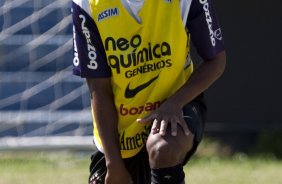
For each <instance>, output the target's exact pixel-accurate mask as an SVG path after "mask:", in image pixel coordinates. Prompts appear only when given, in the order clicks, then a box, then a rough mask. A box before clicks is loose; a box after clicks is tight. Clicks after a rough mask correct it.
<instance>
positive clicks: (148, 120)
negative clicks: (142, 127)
mask: <svg viewBox="0 0 282 184" xmlns="http://www.w3.org/2000/svg"><path fill="white" fill-rule="evenodd" d="M154 119H155V118H154V115H149V116H146V117H144V118H139V119H137V120H136V121H137V122H138V123H145V124H146V123H151V122H152V121H153V120H154Z"/></svg>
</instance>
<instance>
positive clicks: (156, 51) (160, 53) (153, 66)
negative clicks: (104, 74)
mask: <svg viewBox="0 0 282 184" xmlns="http://www.w3.org/2000/svg"><path fill="white" fill-rule="evenodd" d="M141 43H142V38H141V36H140V35H134V36H133V37H132V38H131V39H130V40H128V39H126V38H122V37H121V38H118V39H114V38H113V37H107V38H106V39H105V43H104V45H105V50H106V51H113V52H115V51H123V52H124V51H129V52H127V53H126V54H109V55H108V62H109V65H110V67H111V68H112V69H113V71H115V72H116V73H117V74H119V73H121V69H122V68H123V69H127V68H129V67H131V68H132V66H136V68H134V69H130V70H126V71H125V77H126V78H131V77H133V76H135V75H137V74H141V73H147V72H151V71H156V70H159V69H161V68H165V67H171V66H172V62H171V58H170V56H171V47H170V44H169V43H167V42H161V43H151V42H148V44H147V45H146V44H145V47H143V48H140V46H141ZM150 61H154V62H150ZM140 64H142V65H140ZM138 65H139V66H138Z"/></svg>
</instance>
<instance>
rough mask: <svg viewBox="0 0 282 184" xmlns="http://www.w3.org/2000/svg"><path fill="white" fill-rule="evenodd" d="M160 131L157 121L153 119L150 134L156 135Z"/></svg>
mask: <svg viewBox="0 0 282 184" xmlns="http://www.w3.org/2000/svg"><path fill="white" fill-rule="evenodd" d="M159 131H160V125H159V121H158V119H155V120H154V121H153V124H152V128H151V133H152V134H156V133H158V132H159Z"/></svg>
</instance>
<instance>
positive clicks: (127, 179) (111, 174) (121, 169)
mask: <svg viewBox="0 0 282 184" xmlns="http://www.w3.org/2000/svg"><path fill="white" fill-rule="evenodd" d="M120 183H122V184H133V181H132V178H131V176H130V174H129V172H128V171H127V169H126V168H125V166H115V167H107V174H106V177H105V184H120Z"/></svg>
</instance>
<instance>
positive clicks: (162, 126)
mask: <svg viewBox="0 0 282 184" xmlns="http://www.w3.org/2000/svg"><path fill="white" fill-rule="evenodd" d="M137 122H139V123H153V124H152V128H151V133H152V134H156V133H159V134H161V135H163V136H164V135H165V134H166V132H167V127H168V125H169V124H170V127H171V135H172V136H176V135H177V126H180V127H181V128H182V130H183V131H184V133H185V134H186V135H189V134H190V131H189V129H188V127H187V124H186V122H185V120H184V118H183V113H182V108H181V107H180V106H177V105H176V104H173V103H169V102H167V101H166V102H164V103H163V104H162V105H161V106H160V108H158V109H157V110H156V111H154V112H153V113H152V114H150V115H149V116H147V117H145V118H143V119H137Z"/></svg>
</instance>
